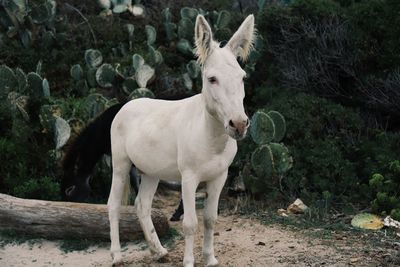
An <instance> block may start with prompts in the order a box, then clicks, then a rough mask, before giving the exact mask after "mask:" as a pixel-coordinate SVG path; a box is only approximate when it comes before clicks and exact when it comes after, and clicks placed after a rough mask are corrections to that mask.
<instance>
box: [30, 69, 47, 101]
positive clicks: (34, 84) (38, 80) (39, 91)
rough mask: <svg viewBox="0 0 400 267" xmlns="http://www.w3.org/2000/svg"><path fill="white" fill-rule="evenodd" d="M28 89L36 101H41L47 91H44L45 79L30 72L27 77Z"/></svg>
mask: <svg viewBox="0 0 400 267" xmlns="http://www.w3.org/2000/svg"><path fill="white" fill-rule="evenodd" d="M27 80H28V88H29V90H30V92H29V95H30V96H32V98H33V99H34V100H40V99H42V98H43V97H44V96H45V91H44V90H43V79H42V77H40V75H39V74H37V73H36V72H29V73H28V75H27Z"/></svg>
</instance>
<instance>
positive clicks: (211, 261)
mask: <svg viewBox="0 0 400 267" xmlns="http://www.w3.org/2000/svg"><path fill="white" fill-rule="evenodd" d="M205 262H206V266H207V267H215V266H218V260H217V259H216V258H215V257H214V256H212V257H205Z"/></svg>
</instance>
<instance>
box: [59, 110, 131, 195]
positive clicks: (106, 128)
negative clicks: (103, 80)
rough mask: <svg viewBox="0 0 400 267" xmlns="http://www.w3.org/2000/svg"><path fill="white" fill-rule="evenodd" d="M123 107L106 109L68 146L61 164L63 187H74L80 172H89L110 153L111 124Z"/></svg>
mask: <svg viewBox="0 0 400 267" xmlns="http://www.w3.org/2000/svg"><path fill="white" fill-rule="evenodd" d="M123 105H124V104H116V105H114V106H111V107H109V108H108V109H106V110H105V111H104V112H103V113H101V114H100V115H99V116H98V117H97V118H96V119H94V120H93V121H92V122H91V123H89V124H88V125H87V126H86V127H85V128H84V129H83V130H82V131H81V132H80V133H79V135H78V136H77V137H76V138H75V139H74V140H73V141H72V142H71V143H70V144H69V146H68V148H67V151H66V153H65V155H64V157H63V160H62V162H61V167H62V170H63V173H64V175H63V177H62V179H63V180H62V184H63V185H64V186H65V185H74V183H76V180H75V179H76V178H78V176H80V174H81V173H80V172H91V171H92V169H93V168H94V166H95V164H96V163H97V161H98V160H99V159H100V158H101V156H102V155H104V154H110V153H111V138H110V130H111V124H112V121H113V120H114V117H115V116H116V115H117V113H118V111H119V110H120V109H121V108H122V106H123ZM64 189H65V188H64ZM63 191H64V190H63Z"/></svg>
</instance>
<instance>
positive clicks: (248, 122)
mask: <svg viewBox="0 0 400 267" xmlns="http://www.w3.org/2000/svg"><path fill="white" fill-rule="evenodd" d="M249 125H250V121H249V119H247V120H246V127H247V126H249Z"/></svg>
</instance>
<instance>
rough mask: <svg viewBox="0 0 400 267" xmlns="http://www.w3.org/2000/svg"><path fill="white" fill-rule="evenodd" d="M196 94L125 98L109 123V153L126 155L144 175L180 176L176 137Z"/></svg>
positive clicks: (172, 178)
mask: <svg viewBox="0 0 400 267" xmlns="http://www.w3.org/2000/svg"><path fill="white" fill-rule="evenodd" d="M199 98H200V95H196V96H193V97H190V98H187V99H183V100H178V101H167V100H158V99H149V98H140V99H135V100H132V101H130V102H128V103H127V104H126V105H125V106H124V107H123V108H122V109H121V110H120V111H119V113H118V114H117V116H116V117H115V119H114V121H113V124H112V126H111V146H112V155H113V157H115V155H116V154H119V155H120V156H128V157H129V160H130V161H131V162H132V163H133V164H134V165H135V166H136V167H137V168H138V170H139V171H140V172H142V173H146V174H147V175H150V176H153V177H158V178H159V179H162V180H180V179H181V174H180V172H179V170H178V160H177V159H178V142H179V140H178V139H179V136H180V135H181V134H182V131H185V130H186V129H187V127H186V126H187V125H188V123H190V120H189V118H192V116H193V114H194V113H196V110H194V109H193V107H194V106H196V105H193V102H196V101H199V100H200V99H199ZM195 109H196V108H195ZM188 115H189V116H188ZM124 154H125V155H124Z"/></svg>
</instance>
